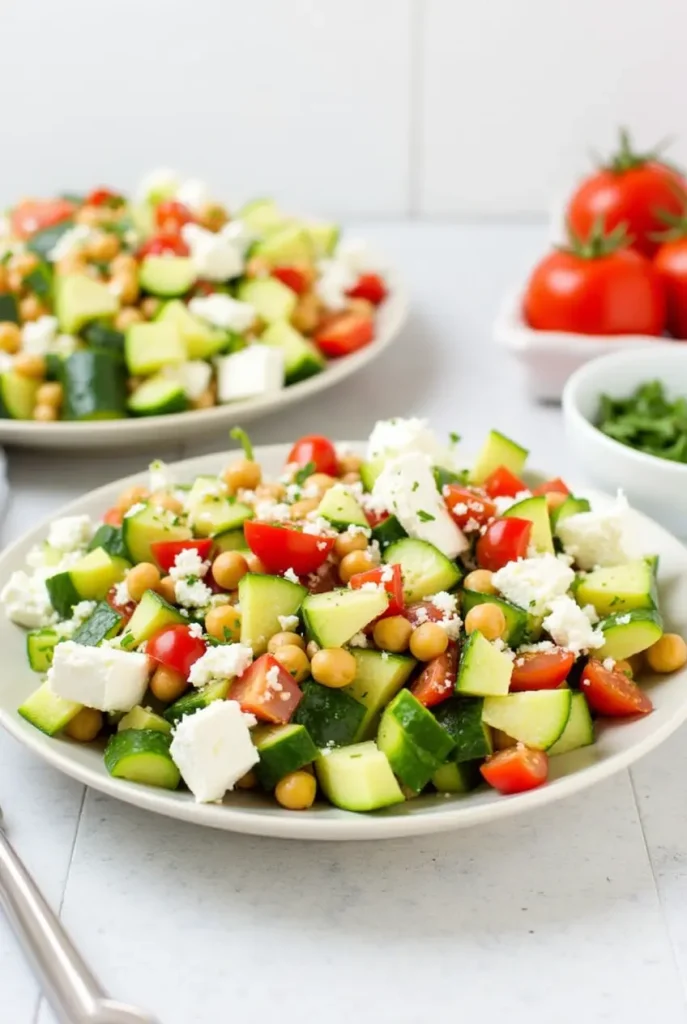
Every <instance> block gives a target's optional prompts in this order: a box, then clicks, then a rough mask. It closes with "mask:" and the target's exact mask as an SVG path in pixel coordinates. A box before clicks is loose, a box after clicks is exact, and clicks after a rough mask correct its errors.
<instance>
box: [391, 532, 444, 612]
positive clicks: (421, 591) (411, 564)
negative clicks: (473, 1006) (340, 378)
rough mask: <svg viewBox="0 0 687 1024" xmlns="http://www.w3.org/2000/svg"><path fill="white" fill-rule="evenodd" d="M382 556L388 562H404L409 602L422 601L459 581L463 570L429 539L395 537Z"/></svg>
mask: <svg viewBox="0 0 687 1024" xmlns="http://www.w3.org/2000/svg"><path fill="white" fill-rule="evenodd" d="M382 557H383V560H384V561H385V562H386V563H387V564H388V565H400V566H401V573H402V575H403V593H404V594H405V598H406V601H409V602H412V601H421V600H422V598H423V597H429V596H430V595H431V594H437V593H438V592H439V591H440V590H451V589H452V588H453V587H455V586H456V584H457V583H459V582H460V578H461V572H460V569H459V568H458V567H457V565H456V564H455V562H452V561H451V560H450V559H449V558H447V557H446V555H444V554H442V553H441V551H439V549H438V548H435V547H434V545H433V544H429V543H428V542H427V541H426V540H414V539H412V538H410V537H408V538H407V539H404V540H399V541H396V543H395V544H390V545H389V547H388V548H387V549H386V551H385V552H384V554H383V556H382Z"/></svg>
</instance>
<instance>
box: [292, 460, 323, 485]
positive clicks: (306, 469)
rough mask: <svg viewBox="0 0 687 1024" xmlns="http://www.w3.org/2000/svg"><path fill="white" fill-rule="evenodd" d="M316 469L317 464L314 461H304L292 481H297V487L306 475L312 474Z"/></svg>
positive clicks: (302, 482) (306, 477)
mask: <svg viewBox="0 0 687 1024" xmlns="http://www.w3.org/2000/svg"><path fill="white" fill-rule="evenodd" d="M316 469H317V466H316V465H315V463H314V462H306V464H305V465H304V466H301V468H300V469H299V470H298V472H297V473H296V475H295V476H294V478H293V479H294V482H295V483H297V484H298V486H299V487H302V486H303V484H304V483H305V481H306V480H307V479H308V477H309V476H312V475H313V473H314V472H315V470H316Z"/></svg>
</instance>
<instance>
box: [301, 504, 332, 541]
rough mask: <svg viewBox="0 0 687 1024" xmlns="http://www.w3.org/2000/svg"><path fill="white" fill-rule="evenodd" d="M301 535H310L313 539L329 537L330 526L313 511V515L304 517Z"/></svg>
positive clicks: (330, 533)
mask: <svg viewBox="0 0 687 1024" xmlns="http://www.w3.org/2000/svg"><path fill="white" fill-rule="evenodd" d="M303 533H308V534H311V535H312V536H313V537H331V535H332V526H331V523H330V522H329V521H328V520H327V519H324V518H323V517H322V516H318V514H317V510H315V512H314V513H309V514H308V515H307V516H306V521H305V523H304V524H303Z"/></svg>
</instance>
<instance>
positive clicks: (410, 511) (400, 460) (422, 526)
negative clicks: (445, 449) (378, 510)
mask: <svg viewBox="0 0 687 1024" xmlns="http://www.w3.org/2000/svg"><path fill="white" fill-rule="evenodd" d="M372 493H373V495H375V496H376V497H379V498H381V499H382V500H383V501H384V502H385V504H386V506H387V508H389V509H390V510H391V511H392V512H394V514H395V515H396V517H397V519H398V520H399V522H400V523H401V526H402V527H403V528H404V530H405V531H406V533H407V534H408V535H409V536H410V537H415V538H417V539H419V540H425V541H428V542H429V543H430V544H433V545H434V546H435V547H436V548H438V549H439V551H441V552H442V553H443V554H444V555H446V557H447V558H455V557H456V555H459V554H460V553H461V552H462V551H465V549H466V548H467V547H468V542H467V540H466V538H465V536H464V535H463V534H462V533H461V531H460V530H459V529H458V527H457V526H456V524H455V522H454V521H453V519H452V518H451V516H450V515H449V512H448V509H447V508H446V505H445V504H444V502H443V499H442V497H441V495H440V494H439V492H438V490H437V488H436V482H435V480H434V475H433V473H432V470H431V467H430V462H429V459H428V457H427V455H424V454H421V453H419V452H412V451H410V452H407V453H406V454H405V455H399V456H397V457H396V458H391V459H389V460H388V461H387V462H386V464H385V466H384V468H383V470H382V472H381V473H380V474H379V476H378V477H377V479H376V481H375V484H374V487H373V488H372Z"/></svg>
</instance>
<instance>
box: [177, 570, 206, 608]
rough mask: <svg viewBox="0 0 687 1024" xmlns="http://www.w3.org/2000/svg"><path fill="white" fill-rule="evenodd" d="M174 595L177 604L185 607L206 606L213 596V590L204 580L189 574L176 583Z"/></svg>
mask: <svg viewBox="0 0 687 1024" xmlns="http://www.w3.org/2000/svg"><path fill="white" fill-rule="evenodd" d="M174 596H175V598H176V601H177V604H180V605H182V607H184V608H204V607H205V606H206V604H208V603H209V601H210V598H211V597H212V591H211V590H210V588H209V587H208V586H206V585H205V583H203V581H202V580H199V579H197V578H196V577H194V576H187V577H186V578H185V579H181V580H176V582H175V583H174Z"/></svg>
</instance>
